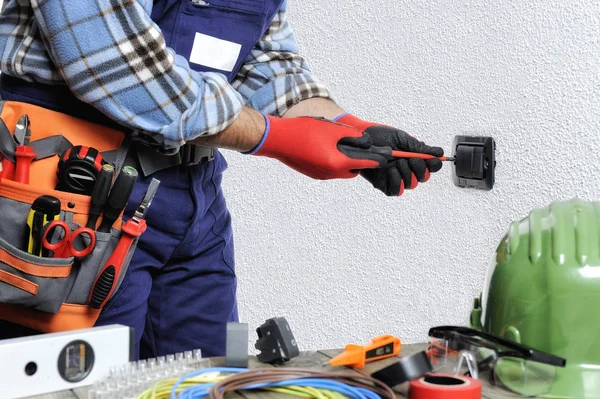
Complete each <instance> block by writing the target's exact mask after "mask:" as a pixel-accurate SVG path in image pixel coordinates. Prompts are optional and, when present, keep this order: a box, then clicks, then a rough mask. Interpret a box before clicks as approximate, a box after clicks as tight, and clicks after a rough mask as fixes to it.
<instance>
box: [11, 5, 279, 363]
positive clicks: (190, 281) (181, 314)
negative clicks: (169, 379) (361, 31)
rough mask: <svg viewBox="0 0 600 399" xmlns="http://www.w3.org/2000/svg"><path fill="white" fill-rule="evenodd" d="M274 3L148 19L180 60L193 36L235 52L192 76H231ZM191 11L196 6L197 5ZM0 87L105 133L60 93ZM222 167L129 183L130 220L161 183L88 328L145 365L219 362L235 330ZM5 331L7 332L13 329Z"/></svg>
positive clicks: (193, 8) (207, 164)
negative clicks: (103, 328)
mask: <svg viewBox="0 0 600 399" xmlns="http://www.w3.org/2000/svg"><path fill="white" fill-rule="evenodd" d="M282 2H283V0H206V1H202V2H201V1H192V0H157V1H155V4H154V8H153V12H152V15H151V17H152V19H153V20H154V22H156V23H157V24H158V25H159V27H160V28H161V31H162V32H163V35H164V36H165V40H166V42H167V46H169V47H171V48H173V49H174V50H175V51H176V53H178V54H180V55H182V56H185V57H189V55H190V53H191V51H192V46H193V42H194V37H195V35H196V33H202V34H205V35H208V36H211V37H215V38H218V39H222V40H227V41H230V42H234V43H238V44H241V50H240V54H239V58H238V60H237V63H236V64H235V67H234V68H233V70H232V71H221V70H217V69H213V68H209V67H206V66H203V65H199V64H194V63H192V62H190V66H191V67H192V68H193V69H195V70H197V71H214V72H221V73H223V74H224V75H226V76H227V77H228V79H229V80H230V81H231V79H232V78H233V77H234V76H235V74H236V72H237V71H238V70H239V68H240V66H241V65H242V63H243V62H244V59H245V58H246V57H247V55H248V53H249V52H250V50H251V49H252V48H253V47H254V46H255V44H256V43H257V42H258V40H259V39H260V38H261V36H262V35H263V34H264V32H265V31H266V29H267V28H268V26H269V24H270V23H271V21H272V19H273V17H274V16H275V14H276V12H277V11H278V9H279V7H280V6H281V3H282ZM198 3H201V4H198ZM16 81H17V82H22V84H21V83H17V84H15V79H11V84H10V86H8V85H2V87H0V95H1V96H2V99H3V100H13V101H23V102H28V103H33V104H36V105H39V106H42V107H46V108H50V109H54V110H56V111H59V112H64V113H68V114H71V115H73V116H77V117H84V115H85V118H86V119H88V120H92V121H94V122H99V123H104V124H106V125H109V126H114V122H112V121H109V120H106V118H105V117H104V116H103V115H101V114H100V113H99V112H98V111H96V110H95V109H93V108H91V107H90V106H89V105H87V104H83V103H81V102H79V101H77V100H76V99H75V98H74V97H73V96H72V95H70V93H65V92H64V88H63V89H61V88H58V87H53V86H43V85H32V84H27V83H26V82H24V81H20V80H18V79H17V80H16ZM226 167H227V163H226V161H225V159H224V158H223V156H222V155H221V154H220V153H219V152H218V151H216V153H215V159H214V160H212V161H204V162H201V163H200V164H197V165H195V166H183V165H180V166H175V167H170V168H167V169H163V170H160V171H158V172H155V173H154V174H152V175H150V176H142V175H140V177H139V178H138V181H137V183H136V185H135V188H134V191H133V194H132V196H131V198H130V200H129V203H128V206H127V208H126V210H125V219H128V218H130V217H131V216H132V214H133V212H134V210H135V207H136V206H137V205H138V204H139V203H140V201H141V199H142V197H143V194H144V193H145V191H146V188H147V186H148V183H149V182H150V180H151V179H152V177H155V178H157V179H159V180H160V181H161V184H160V187H159V189H158V192H157V194H156V197H155V198H154V200H153V202H152V206H151V207H150V209H149V211H148V213H147V215H146V219H147V223H148V229H147V230H146V232H145V233H144V234H143V235H142V236H141V238H140V241H139V244H138V248H137V249H136V251H135V253H134V255H133V258H132V261H131V264H130V266H129V269H128V271H127V273H126V275H125V277H124V279H123V282H122V284H121V286H120V288H119V290H118V291H117V292H116V293H115V295H114V296H113V297H112V298H111V300H110V301H109V302H108V303H107V304H106V306H105V307H104V309H103V311H102V313H101V316H100V318H99V320H98V322H97V323H96V325H107V324H117V323H118V324H124V325H128V326H131V327H134V328H135V335H136V348H135V349H136V351H135V353H136V356H137V357H138V358H149V357H155V356H159V355H165V354H169V353H175V352H182V351H185V350H192V349H196V348H200V349H202V352H203V355H204V356H222V355H224V354H225V332H226V323H227V322H228V321H237V318H238V312H237V300H236V275H235V265H234V252H233V237H232V228H231V217H230V214H229V211H228V210H227V206H226V203H225V199H224V197H223V192H222V190H221V178H222V173H223V171H224V170H225V169H226ZM15 328H17V327H16V326H15Z"/></svg>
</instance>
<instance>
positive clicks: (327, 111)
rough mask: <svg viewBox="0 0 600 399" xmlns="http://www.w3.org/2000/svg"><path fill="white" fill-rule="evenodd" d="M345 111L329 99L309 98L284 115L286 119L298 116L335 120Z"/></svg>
mask: <svg viewBox="0 0 600 399" xmlns="http://www.w3.org/2000/svg"><path fill="white" fill-rule="evenodd" d="M343 113H344V110H343V109H342V108H340V107H339V106H338V105H337V104H336V103H335V102H333V101H332V100H329V99H327V98H320V97H316V98H308V99H306V100H303V101H300V102H299V103H298V104H296V105H294V106H293V107H291V108H290V109H288V110H287V112H286V113H285V114H284V115H283V117H284V118H295V117H297V116H317V117H323V118H327V119H333V118H335V117H336V116H338V115H340V114H343Z"/></svg>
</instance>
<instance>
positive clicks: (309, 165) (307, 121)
mask: <svg viewBox="0 0 600 399" xmlns="http://www.w3.org/2000/svg"><path fill="white" fill-rule="evenodd" d="M265 120H266V121H267V129H266V132H265V135H264V137H263V139H262V140H261V142H260V143H259V144H258V145H257V147H256V148H255V149H254V150H253V151H251V152H250V153H251V154H253V155H258V156H265V157H270V158H275V159H278V160H279V161H281V162H283V163H284V164H286V165H287V166H289V167H290V168H292V169H294V170H296V171H298V172H300V173H302V174H304V175H306V176H309V177H312V178H313V179H319V180H326V179H337V178H342V179H344V178H352V177H356V176H357V175H358V173H359V172H360V171H361V170H365V169H371V168H378V167H381V166H385V165H387V163H388V161H387V158H386V157H385V156H384V155H381V154H378V153H374V152H372V151H371V148H372V146H373V143H372V141H371V137H370V136H369V135H367V134H364V133H363V132H361V131H360V130H358V129H355V128H353V127H351V126H346V125H342V124H339V123H335V122H332V121H329V120H326V119H323V118H316V117H306V116H304V117H297V118H276V117H272V116H269V115H266V116H265Z"/></svg>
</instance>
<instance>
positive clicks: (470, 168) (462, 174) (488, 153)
mask: <svg viewBox="0 0 600 399" xmlns="http://www.w3.org/2000/svg"><path fill="white" fill-rule="evenodd" d="M452 150H453V156H454V158H455V160H454V162H453V164H452V176H453V180H454V184H455V185H456V186H458V187H466V188H476V189H479V190H491V189H492V187H494V181H495V170H496V142H495V141H494V139H493V138H492V137H484V136H456V137H455V138H454V143H453V144H452Z"/></svg>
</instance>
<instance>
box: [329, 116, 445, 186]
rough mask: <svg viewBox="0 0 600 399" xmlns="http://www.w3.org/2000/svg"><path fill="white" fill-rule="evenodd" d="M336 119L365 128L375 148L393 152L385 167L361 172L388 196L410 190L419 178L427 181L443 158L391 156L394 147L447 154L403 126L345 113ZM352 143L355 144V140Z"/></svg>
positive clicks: (409, 150) (422, 181)
mask: <svg viewBox="0 0 600 399" xmlns="http://www.w3.org/2000/svg"><path fill="white" fill-rule="evenodd" d="M335 121H336V122H339V123H342V124H344V125H348V126H353V127H355V128H357V129H359V130H362V131H363V132H364V134H365V135H367V136H369V137H370V141H371V143H372V145H373V147H374V148H372V151H374V152H377V151H379V152H380V153H381V154H384V155H386V154H389V156H388V162H387V163H386V164H385V165H383V166H382V167H381V168H377V169H364V170H362V171H361V172H360V175H361V176H362V177H364V178H365V179H366V180H368V181H369V182H370V183H371V184H372V185H373V187H375V188H376V189H378V190H380V191H383V192H384V193H385V194H386V195H387V196H400V195H402V194H403V192H404V189H405V188H406V189H410V190H412V189H414V188H416V187H417V185H418V184H419V182H421V183H424V182H426V181H427V180H429V177H430V173H435V172H437V171H439V170H440V169H441V168H442V161H441V160H439V159H437V158H433V159H427V160H423V159H419V158H409V159H406V158H393V157H391V150H396V151H407V152H418V153H422V154H430V155H433V156H436V157H441V156H443V155H444V150H443V149H442V148H440V147H430V146H428V145H427V144H425V143H423V142H422V141H419V140H417V139H416V138H414V137H412V136H411V135H409V134H408V133H406V132H403V131H402V130H399V129H396V128H393V127H390V126H386V125H381V124H376V123H372V122H367V121H363V120H361V119H359V118H357V117H355V116H354V115H351V114H344V115H341V116H339V117H337V118H336V119H335ZM346 143H348V141H346ZM350 144H353V143H352V140H350Z"/></svg>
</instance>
